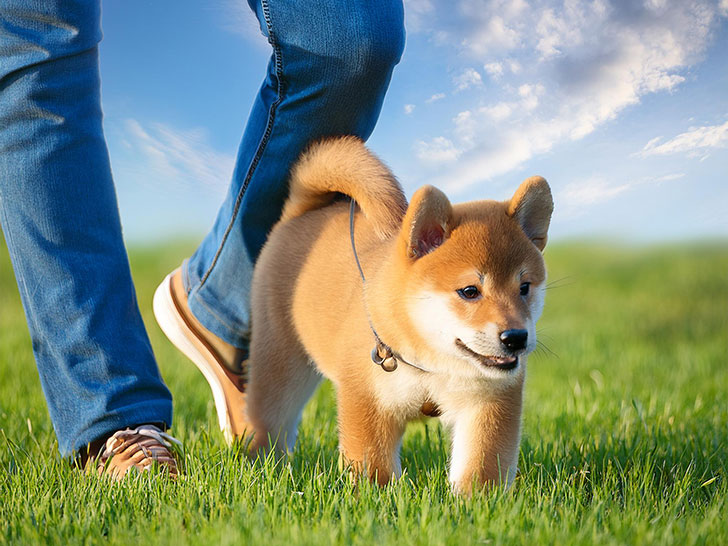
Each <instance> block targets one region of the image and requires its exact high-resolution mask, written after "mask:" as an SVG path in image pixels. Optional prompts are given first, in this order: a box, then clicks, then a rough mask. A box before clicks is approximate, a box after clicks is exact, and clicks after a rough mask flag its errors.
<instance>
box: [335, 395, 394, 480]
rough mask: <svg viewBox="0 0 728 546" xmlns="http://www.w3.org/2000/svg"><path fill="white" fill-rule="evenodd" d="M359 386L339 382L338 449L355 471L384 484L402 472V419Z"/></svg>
mask: <svg viewBox="0 0 728 546" xmlns="http://www.w3.org/2000/svg"><path fill="white" fill-rule="evenodd" d="M358 387H359V388H356V387H348V388H347V387H346V386H342V387H340V388H339V392H338V393H337V396H338V412H339V449H340V450H341V455H342V457H343V460H344V462H345V463H346V464H349V465H351V467H352V470H353V471H354V472H356V473H358V474H365V475H366V476H367V477H368V478H369V479H371V480H375V481H376V482H377V483H378V484H379V485H384V484H386V483H387V482H389V480H390V479H391V478H392V476H394V477H399V476H400V475H401V473H402V467H401V465H400V461H399V447H400V443H401V440H402V434H403V433H404V427H405V423H404V422H403V421H402V420H401V419H400V418H397V417H396V416H395V415H394V414H393V413H391V412H387V411H386V409H384V408H382V407H381V406H380V403H379V402H378V401H377V399H376V398H375V396H374V395H373V394H371V393H368V392H362V389H361V388H360V386H358Z"/></svg>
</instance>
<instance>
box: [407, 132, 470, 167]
mask: <svg viewBox="0 0 728 546" xmlns="http://www.w3.org/2000/svg"><path fill="white" fill-rule="evenodd" d="M415 153H416V154H417V157H418V158H420V159H421V160H422V161H425V162H427V163H448V162H451V161H454V160H456V159H457V158H458V157H460V154H461V152H460V150H458V149H457V148H455V146H454V145H453V143H452V142H451V141H450V140H448V139H447V138H445V137H441V136H440V137H435V138H433V139H432V140H431V141H430V142H425V141H423V140H418V141H417V142H416V143H415Z"/></svg>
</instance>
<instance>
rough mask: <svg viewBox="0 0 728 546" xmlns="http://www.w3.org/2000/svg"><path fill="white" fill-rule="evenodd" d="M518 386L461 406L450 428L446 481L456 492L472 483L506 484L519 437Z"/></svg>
mask: <svg viewBox="0 0 728 546" xmlns="http://www.w3.org/2000/svg"><path fill="white" fill-rule="evenodd" d="M521 404H522V386H521V385H519V386H518V387H517V388H513V389H511V390H510V391H508V392H506V393H503V394H501V395H499V397H498V398H497V399H493V400H489V401H487V402H483V403H481V404H476V405H474V406H473V407H470V408H464V409H461V410H460V411H459V412H458V413H457V415H456V417H455V421H454V425H453V430H452V436H453V438H452V454H451V461H450V482H451V483H452V486H453V489H454V490H455V491H457V492H458V493H464V494H469V493H470V492H471V488H472V487H473V486H474V485H475V486H478V485H479V486H485V487H493V486H499V485H501V484H503V485H506V486H509V485H510V484H511V482H512V481H513V478H515V476H516V465H517V464H518V446H519V443H520V439H521Z"/></svg>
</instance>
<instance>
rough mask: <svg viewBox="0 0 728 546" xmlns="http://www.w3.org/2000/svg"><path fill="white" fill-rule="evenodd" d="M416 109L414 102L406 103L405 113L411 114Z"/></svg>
mask: <svg viewBox="0 0 728 546" xmlns="http://www.w3.org/2000/svg"><path fill="white" fill-rule="evenodd" d="M414 111H415V105H414V104H405V105H404V113H405V114H411V113H412V112H414Z"/></svg>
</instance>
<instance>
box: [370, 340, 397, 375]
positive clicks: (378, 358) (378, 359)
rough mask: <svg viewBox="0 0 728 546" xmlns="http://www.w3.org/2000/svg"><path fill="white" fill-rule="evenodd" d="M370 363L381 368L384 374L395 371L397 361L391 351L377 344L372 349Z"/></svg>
mask: <svg viewBox="0 0 728 546" xmlns="http://www.w3.org/2000/svg"><path fill="white" fill-rule="evenodd" d="M371 356H372V362H374V364H376V365H377V366H381V367H382V369H383V370H384V371H385V372H393V371H394V370H396V369H397V359H396V358H395V357H394V355H393V354H392V349H390V348H389V347H386V346H385V345H384V344H383V343H381V342H379V343H377V344H376V345H375V346H374V348H373V349H372V354H371Z"/></svg>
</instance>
